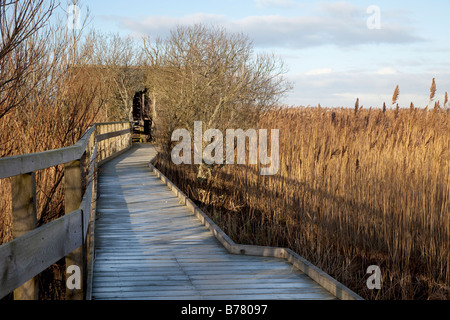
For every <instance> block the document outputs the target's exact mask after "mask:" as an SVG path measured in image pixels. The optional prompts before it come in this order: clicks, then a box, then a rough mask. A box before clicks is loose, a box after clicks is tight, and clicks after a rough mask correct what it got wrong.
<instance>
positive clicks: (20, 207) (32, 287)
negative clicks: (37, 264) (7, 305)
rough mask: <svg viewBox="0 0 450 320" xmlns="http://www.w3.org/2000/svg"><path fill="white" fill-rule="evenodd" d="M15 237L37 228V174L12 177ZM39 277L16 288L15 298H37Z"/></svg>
mask: <svg viewBox="0 0 450 320" xmlns="http://www.w3.org/2000/svg"><path fill="white" fill-rule="evenodd" d="M11 193H12V219H13V238H14V239H15V238H18V237H20V236H22V235H24V234H25V233H27V232H29V231H31V230H33V229H35V228H36V219H37V218H36V175H35V173H27V174H21V175H18V176H14V177H12V178H11ZM38 298H39V290H38V281H37V277H35V278H32V279H30V280H28V281H27V282H25V283H24V284H23V285H22V286H20V287H19V288H17V289H16V290H14V300H37V299H38Z"/></svg>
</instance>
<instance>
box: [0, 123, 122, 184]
mask: <svg viewBox="0 0 450 320" xmlns="http://www.w3.org/2000/svg"><path fill="white" fill-rule="evenodd" d="M123 123H128V122H111V123H98V124H94V125H92V126H91V127H90V128H89V129H88V130H86V132H85V133H84V134H83V136H82V137H81V138H80V140H78V141H77V142H76V143H75V144H74V145H73V146H70V147H65V148H60V149H54V150H48V151H43V152H36V153H29V154H24V155H17V156H11V157H5V158H0V179H4V178H9V177H13V176H17V175H19V174H26V173H29V172H34V171H38V170H42V169H47V168H50V167H53V166H57V165H60V164H64V163H68V162H71V161H74V160H79V159H81V157H82V156H83V154H84V153H85V151H86V146H87V144H88V143H89V138H90V137H91V135H92V134H93V133H94V132H95V129H96V127H97V126H99V125H110V124H123Z"/></svg>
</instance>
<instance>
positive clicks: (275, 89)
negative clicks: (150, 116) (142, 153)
mask: <svg viewBox="0 0 450 320" xmlns="http://www.w3.org/2000/svg"><path fill="white" fill-rule="evenodd" d="M144 51H145V53H146V57H147V64H148V74H147V82H146V84H147V86H148V87H149V90H150V92H151V93H152V95H153V97H152V100H153V102H154V103H155V105H154V107H155V110H154V113H155V114H156V116H157V123H159V125H158V126H157V129H158V135H157V139H158V141H159V144H160V146H161V148H162V149H163V151H166V152H167V151H168V149H170V147H171V141H170V140H171V132H172V131H173V130H174V129H176V128H185V129H189V130H190V131H191V132H193V125H194V121H202V122H203V124H204V128H203V129H204V130H208V129H212V128H213V129H219V130H225V129H227V128H231V127H232V126H233V127H234V128H242V129H245V128H248V127H251V126H252V125H254V124H255V123H256V121H257V119H258V116H259V114H260V113H261V112H262V111H264V110H268V109H271V108H273V107H274V106H276V105H277V104H278V102H279V99H280V97H282V96H283V94H284V93H286V92H287V91H288V90H289V89H290V85H289V83H288V82H287V81H286V79H285V78H284V77H283V76H282V75H283V74H284V73H285V72H286V71H285V68H284V64H283V61H282V60H281V59H279V58H277V57H276V56H275V55H272V54H255V53H254V49H253V43H252V41H250V39H249V38H248V37H247V36H246V35H244V34H241V33H230V32H228V31H227V30H226V29H224V28H221V27H207V26H204V25H194V26H179V27H177V28H176V29H175V30H173V31H172V32H171V33H170V36H169V37H168V38H166V39H156V41H154V42H152V41H151V39H149V38H147V39H145V40H144ZM210 172H211V166H207V165H206V164H202V165H201V166H200V168H199V178H204V177H205V176H208V175H209V174H210Z"/></svg>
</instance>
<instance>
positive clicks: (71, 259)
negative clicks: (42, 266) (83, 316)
mask: <svg viewBox="0 0 450 320" xmlns="http://www.w3.org/2000/svg"><path fill="white" fill-rule="evenodd" d="M81 163H82V161H81V160H75V161H72V162H69V163H66V164H65V165H64V168H65V172H64V180H65V195H64V199H65V213H66V214H69V213H71V212H73V211H75V210H78V208H79V207H80V204H81V200H82V197H83V190H82V189H83V183H82V181H83V175H82V169H81ZM80 219H81V218H80ZM81 223H82V224H83V221H81ZM80 237H83V232H82V233H81V234H80ZM85 259H86V256H85V241H83V245H82V246H80V247H78V248H77V249H75V250H74V251H72V252H71V253H70V254H68V255H67V256H66V270H68V268H69V267H71V266H75V267H78V268H79V269H78V270H79V271H80V274H79V275H80V278H81V279H80V280H79V283H80V287H79V289H78V288H69V287H68V286H67V283H66V300H83V298H84V297H83V292H84V284H85V281H84V278H85V273H86V272H85V271H86V268H85ZM70 275H71V274H67V272H66V281H67V278H68V277H69V276H70Z"/></svg>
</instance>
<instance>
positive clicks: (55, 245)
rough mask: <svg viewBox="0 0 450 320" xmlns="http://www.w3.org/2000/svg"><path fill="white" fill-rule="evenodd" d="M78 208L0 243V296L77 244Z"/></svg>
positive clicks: (78, 240)
mask: <svg viewBox="0 0 450 320" xmlns="http://www.w3.org/2000/svg"><path fill="white" fill-rule="evenodd" d="M81 234H82V225H81V210H77V211H74V212H72V213H70V214H68V215H66V216H64V217H62V218H59V219H57V220H54V221H52V222H49V223H47V224H45V225H43V226H41V227H39V228H37V229H34V230H33V231H30V232H28V233H26V234H25V235H23V236H21V237H20V238H17V239H14V240H12V241H11V242H8V243H5V244H3V245H2V246H0V261H2V263H1V264H0V298H2V297H4V296H5V295H7V294H8V293H10V292H11V291H12V290H14V289H15V288H17V287H19V286H21V285H22V284H23V283H25V282H26V281H27V280H29V279H31V278H33V277H34V276H36V275H38V274H39V273H41V272H42V271H44V270H45V269H46V268H48V267H49V266H51V265H52V264H53V263H55V262H57V261H58V260H60V259H61V258H63V257H64V256H65V255H66V254H68V253H69V252H71V251H73V250H74V249H75V248H77V247H79V246H80V245H81V242H82V241H81V238H82V237H81Z"/></svg>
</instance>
